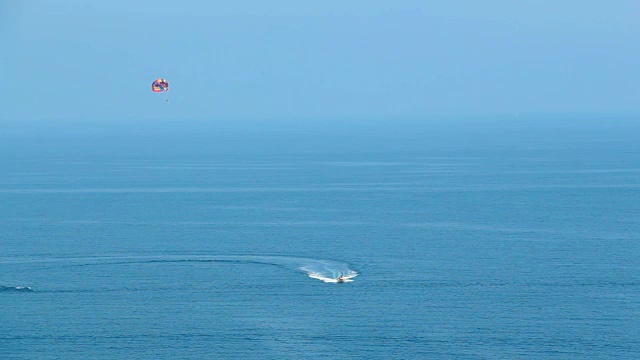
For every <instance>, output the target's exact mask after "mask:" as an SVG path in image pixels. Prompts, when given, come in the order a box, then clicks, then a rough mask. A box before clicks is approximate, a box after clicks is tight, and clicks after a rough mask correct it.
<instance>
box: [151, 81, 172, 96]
mask: <svg viewBox="0 0 640 360" xmlns="http://www.w3.org/2000/svg"><path fill="white" fill-rule="evenodd" d="M151 90H152V91H153V92H157V93H159V92H165V91H169V82H168V81H167V80H166V79H156V80H155V81H154V82H152V83H151Z"/></svg>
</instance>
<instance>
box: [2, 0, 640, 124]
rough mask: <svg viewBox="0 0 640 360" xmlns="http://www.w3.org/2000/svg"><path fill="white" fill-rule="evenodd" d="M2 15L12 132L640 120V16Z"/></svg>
mask: <svg viewBox="0 0 640 360" xmlns="http://www.w3.org/2000/svg"><path fill="white" fill-rule="evenodd" d="M0 4H1V5H0V11H1V17H0V31H1V32H2V34H1V37H0V41H1V43H2V56H0V65H1V67H0V68H1V70H0V71H1V72H2V73H1V75H2V79H3V80H2V81H3V86H2V87H0V99H1V100H0V105H1V106H0V107H1V109H0V118H2V119H4V120H9V121H32V120H49V119H55V120H62V119H73V120H85V119H92V120H99V121H118V120H125V121H129V120H133V119H165V120H170V119H181V120H188V119H194V120H216V119H299V120H305V119H310V120H312V119H327V118H336V119H351V118H353V119H367V118H376V119H404V118H413V119H415V118H429V117H433V116H441V115H447V116H463V115H464V116H467V115H482V116H485V115H492V114H507V115H508V114H519V113H525V114H531V113H599V114H602V113H632V114H635V113H640V111H639V110H640V101H639V100H640V91H639V89H640V87H639V86H638V84H640V75H639V73H638V69H639V68H640V67H639V64H640V2H639V1H637V0H629V1H617V0H612V1H599V0H592V1H584V0H563V1H549V0H545V1H535V0H530V1H514V0H504V1H496V0H485V1H478V0H469V1H453V0H452V1H427V0H394V1H379V0H343V1H331V0H329V1H316V2H313V1H300V0H274V1H264V0H238V1H207V0H203V1H173V0H172V1H169V0H155V1H147V0H135V1H131V0H128V1H100V0H93V1H87V0H55V1H54V0H49V1H44V0H30V1H26V0H25V1H21V0H0ZM157 77H164V78H167V79H168V80H169V81H170V84H171V92H170V94H169V98H170V103H169V104H165V103H164V101H163V97H162V95H157V94H154V93H152V92H151V91H150V83H151V81H153V79H155V78H157Z"/></svg>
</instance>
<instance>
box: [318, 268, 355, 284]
mask: <svg viewBox="0 0 640 360" xmlns="http://www.w3.org/2000/svg"><path fill="white" fill-rule="evenodd" d="M308 275H309V277H310V278H312V279H318V280H320V281H323V282H326V283H334V284H337V283H339V282H353V280H352V278H354V277H356V276H358V273H357V272H355V271H350V272H348V273H346V274H342V275H338V276H342V281H338V277H326V276H324V275H322V274H320V273H315V272H310V273H308Z"/></svg>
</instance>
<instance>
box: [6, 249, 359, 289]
mask: <svg viewBox="0 0 640 360" xmlns="http://www.w3.org/2000/svg"><path fill="white" fill-rule="evenodd" d="M181 262H199V263H203V262H211V263H215V262H225V263H241V264H262V265H273V266H278V267H281V268H284V269H287V270H291V271H295V272H299V273H304V274H306V275H307V276H308V277H309V278H312V279H317V280H320V281H323V282H325V283H337V282H339V281H338V277H340V276H342V278H343V281H342V282H352V281H353V280H352V279H353V278H354V277H356V276H358V272H357V271H355V270H352V269H351V268H350V265H349V264H347V263H343V262H338V261H334V260H326V259H313V258H298V257H288V256H253V255H159V256H120V255H113V256H95V257H61V258H51V257H46V258H22V259H21V258H0V265H2V264H4V265H10V264H19V263H21V264H25V263H27V264H28V263H34V264H35V263H39V264H43V263H55V264H59V265H63V266H81V267H82V266H97V265H118V264H145V263H181ZM0 291H33V290H32V289H31V288H30V287H15V288H14V287H0Z"/></svg>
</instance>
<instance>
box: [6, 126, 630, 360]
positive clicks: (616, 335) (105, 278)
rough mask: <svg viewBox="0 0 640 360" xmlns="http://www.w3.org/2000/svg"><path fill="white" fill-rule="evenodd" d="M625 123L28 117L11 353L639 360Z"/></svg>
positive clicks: (15, 138) (21, 134)
mask: <svg viewBox="0 0 640 360" xmlns="http://www.w3.org/2000/svg"><path fill="white" fill-rule="evenodd" d="M605 124H606V125H605ZM613 124H614V125H612V122H611V121H610V120H606V121H603V122H600V121H591V122H583V121H582V119H580V120H574V121H568V120H567V121H564V122H558V123H556V122H554V121H547V122H545V123H541V124H540V123H537V122H533V123H531V122H529V123H527V122H523V123H521V124H519V125H518V124H517V123H516V124H515V125H514V124H512V125H508V123H504V122H499V121H494V122H489V123H474V122H469V123H465V122H462V121H455V122H451V123H448V124H446V125H439V126H436V125H434V124H431V125H429V124H420V125H418V124H417V123H411V122H405V123H398V124H394V123H391V122H389V123H384V122H378V123H374V124H369V125H366V124H365V123H364V122H359V123H352V124H338V123H329V124H315V125H305V126H303V125H300V124H295V123H285V122H281V123H277V124H276V123H273V124H269V123H266V124H259V123H253V124H249V123H245V124H238V125H233V124H230V123H225V124H217V125H207V126H205V125H198V124H191V125H188V126H184V127H183V126H179V124H160V125H157V126H156V125H153V124H150V123H143V124H136V125H131V124H128V125H119V126H112V127H100V126H97V125H87V124H67V125H64V126H63V125H60V126H53V125H47V126H43V127H38V126H35V125H34V126H26V125H16V124H14V125H13V127H11V128H10V129H8V130H7V131H5V132H3V134H2V136H1V137H2V139H1V140H2V144H1V145H0V156H1V158H0V161H1V162H0V250H1V253H0V358H2V359H127V358H136V359H203V358H214V359H215V358H218V359H222V358H224V359H248V358H250V359H302V358H310V359H316V358H324V359H428V358H429V359H545V358H548V359H585V358H594V359H595V358H597V359H606V358H610V359H635V358H637V354H638V353H640V266H638V261H639V259H640V241H639V240H640V160H639V159H640V141H638V138H639V137H638V135H640V127H639V126H636V125H634V124H633V123H632V122H626V123H625V122H618V123H616V122H613ZM350 271H353V272H357V273H358V276H357V277H355V278H353V279H352V280H354V281H353V282H349V283H345V284H335V283H326V282H323V281H321V280H318V279H316V278H312V277H309V275H310V274H312V275H313V274H315V276H316V277H321V278H322V277H324V278H333V277H335V276H337V274H339V273H347V272H350Z"/></svg>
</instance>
